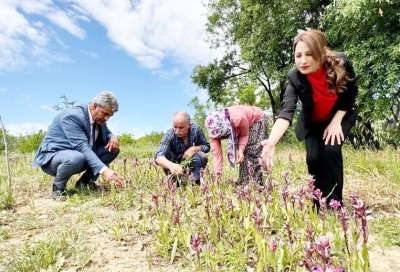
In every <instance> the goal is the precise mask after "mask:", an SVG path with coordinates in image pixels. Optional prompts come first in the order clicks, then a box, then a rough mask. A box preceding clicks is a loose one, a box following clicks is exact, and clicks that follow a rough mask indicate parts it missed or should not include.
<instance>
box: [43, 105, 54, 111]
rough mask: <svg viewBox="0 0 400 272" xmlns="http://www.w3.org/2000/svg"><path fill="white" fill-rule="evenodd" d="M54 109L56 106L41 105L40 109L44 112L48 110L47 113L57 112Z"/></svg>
mask: <svg viewBox="0 0 400 272" xmlns="http://www.w3.org/2000/svg"><path fill="white" fill-rule="evenodd" d="M53 107H54V105H41V106H40V108H41V109H42V110H46V111H55V110H54V108H53Z"/></svg>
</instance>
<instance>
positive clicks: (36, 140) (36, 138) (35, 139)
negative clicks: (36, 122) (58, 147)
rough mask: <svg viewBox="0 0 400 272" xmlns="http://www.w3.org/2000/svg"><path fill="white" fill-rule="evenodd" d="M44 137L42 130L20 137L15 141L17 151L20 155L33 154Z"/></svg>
mask: <svg viewBox="0 0 400 272" xmlns="http://www.w3.org/2000/svg"><path fill="white" fill-rule="evenodd" d="M45 135H46V133H45V132H44V131H43V130H39V131H38V133H32V134H28V135H25V136H22V135H20V136H19V137H18V139H17V149H18V151H20V152H21V153H31V152H35V151H36V150H37V149H38V148H39V146H40V143H41V142H42V140H43V138H44V136H45Z"/></svg>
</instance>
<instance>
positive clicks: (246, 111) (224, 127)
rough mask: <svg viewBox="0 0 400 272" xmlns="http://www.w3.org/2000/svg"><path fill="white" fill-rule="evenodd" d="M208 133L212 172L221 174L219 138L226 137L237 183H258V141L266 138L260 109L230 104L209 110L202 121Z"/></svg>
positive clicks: (265, 123) (265, 121)
mask: <svg viewBox="0 0 400 272" xmlns="http://www.w3.org/2000/svg"><path fill="white" fill-rule="evenodd" d="M205 126H206V128H207V131H208V134H209V135H210V138H211V140H210V143H211V151H212V154H213V163H214V173H215V174H216V175H217V176H220V175H221V174H222V169H223V156H222V147H221V140H222V139H228V161H229V163H230V165H231V167H235V165H236V164H240V166H239V178H238V180H237V183H238V184H241V183H243V182H248V181H249V180H253V181H255V182H258V183H261V182H262V170H263V169H262V165H261V164H260V161H259V158H260V156H261V152H262V146H261V144H260V142H261V141H262V140H265V139H266V137H267V132H268V131H267V130H268V121H267V118H266V116H265V114H264V112H263V111H262V109H260V108H258V107H254V106H247V105H238V106H231V107H228V108H226V109H224V110H222V111H211V112H210V113H209V114H208V116H207V118H206V121H205Z"/></svg>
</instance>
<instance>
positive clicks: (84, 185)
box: [75, 179, 100, 191]
mask: <svg viewBox="0 0 400 272" xmlns="http://www.w3.org/2000/svg"><path fill="white" fill-rule="evenodd" d="M75 188H76V189H89V190H92V191H97V190H99V189H100V187H99V186H97V184H96V183H94V181H92V180H89V181H82V179H78V180H77V181H76V183H75Z"/></svg>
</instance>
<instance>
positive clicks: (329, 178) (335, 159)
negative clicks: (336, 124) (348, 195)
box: [305, 117, 353, 205]
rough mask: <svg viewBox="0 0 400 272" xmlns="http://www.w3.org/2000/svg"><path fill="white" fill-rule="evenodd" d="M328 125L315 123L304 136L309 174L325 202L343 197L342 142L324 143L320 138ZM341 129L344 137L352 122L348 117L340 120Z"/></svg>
mask: <svg viewBox="0 0 400 272" xmlns="http://www.w3.org/2000/svg"><path fill="white" fill-rule="evenodd" d="M328 125H329V123H325V124H315V125H314V126H313V128H312V129H311V130H310V131H309V133H308V134H307V135H306V137H305V144H306V152H307V158H306V161H307V166H308V172H309V173H310V175H313V176H314V179H315V182H314V186H315V189H320V190H321V192H322V196H323V197H327V204H328V205H329V202H330V200H331V199H335V200H338V201H340V202H341V203H342V199H343V157H342V144H343V143H342V144H340V145H339V144H338V143H337V141H336V140H335V142H334V145H331V141H329V143H328V144H325V140H323V139H322V136H323V133H324V130H325V129H326V127H327V126H328ZM341 125H342V131H343V134H344V137H345V138H346V137H347V135H348V134H349V132H350V130H351V128H352V126H353V125H352V124H351V122H350V120H349V119H348V118H346V117H345V118H343V120H342V124H341Z"/></svg>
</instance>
